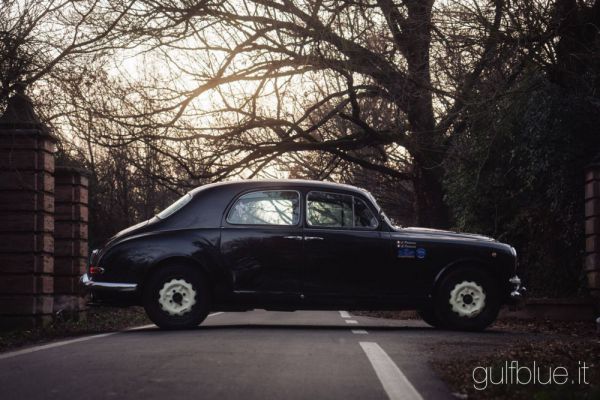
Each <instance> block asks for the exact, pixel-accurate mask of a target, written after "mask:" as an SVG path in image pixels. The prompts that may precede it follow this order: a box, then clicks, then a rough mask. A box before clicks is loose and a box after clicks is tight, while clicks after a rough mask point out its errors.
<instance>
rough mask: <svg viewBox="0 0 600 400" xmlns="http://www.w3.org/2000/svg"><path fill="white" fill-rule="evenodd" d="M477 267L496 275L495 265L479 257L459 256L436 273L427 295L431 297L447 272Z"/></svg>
mask: <svg viewBox="0 0 600 400" xmlns="http://www.w3.org/2000/svg"><path fill="white" fill-rule="evenodd" d="M469 268H471V269H477V270H479V271H482V272H485V273H489V274H491V275H492V277H494V278H497V277H498V271H497V268H495V266H494V265H493V264H491V263H489V262H487V261H484V260H482V259H481V258H476V257H469V258H461V259H458V260H454V261H452V262H450V263H448V264H446V265H445V266H444V267H442V268H441V269H440V270H439V271H438V273H437V274H436V276H435V278H434V280H433V283H432V285H431V287H430V289H429V297H430V298H433V296H434V294H435V293H436V291H437V288H438V287H439V285H440V282H441V281H442V280H443V279H444V278H445V277H446V276H448V275H449V274H451V273H452V272H454V271H457V270H459V269H469Z"/></svg>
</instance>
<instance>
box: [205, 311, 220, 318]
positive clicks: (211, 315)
mask: <svg viewBox="0 0 600 400" xmlns="http://www.w3.org/2000/svg"><path fill="white" fill-rule="evenodd" d="M221 314H224V311H219V312H214V313H212V314H208V316H209V317H216V316H217V315H221Z"/></svg>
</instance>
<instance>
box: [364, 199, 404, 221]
mask: <svg viewBox="0 0 600 400" xmlns="http://www.w3.org/2000/svg"><path fill="white" fill-rule="evenodd" d="M365 192H366V193H367V197H369V200H371V202H372V203H373V205H375V208H376V209H377V212H378V213H379V215H380V216H381V217H382V218H383V220H384V221H385V222H386V223H387V224H388V225H389V226H392V227H394V226H396V225H395V224H394V223H393V222H392V220H391V219H390V218H389V217H388V216H387V215H386V214H385V212H384V211H383V208H381V206H380V205H379V204H378V203H377V200H375V197H374V196H373V195H372V194H371V192H369V191H366V190H365ZM398 227H399V228H400V227H401V226H398Z"/></svg>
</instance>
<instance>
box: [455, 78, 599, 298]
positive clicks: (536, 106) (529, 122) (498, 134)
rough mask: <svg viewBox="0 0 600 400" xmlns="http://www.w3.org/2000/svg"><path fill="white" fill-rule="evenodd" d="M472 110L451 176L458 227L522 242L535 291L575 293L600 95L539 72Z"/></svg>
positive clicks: (520, 250) (518, 245) (530, 284)
mask: <svg viewBox="0 0 600 400" xmlns="http://www.w3.org/2000/svg"><path fill="white" fill-rule="evenodd" d="M467 118H468V125H469V128H468V132H467V133H466V134H465V135H463V136H462V137H461V140H460V141H457V142H456V143H455V144H454V151H453V155H452V157H451V158H450V160H449V161H448V168H447V170H448V171H449V172H448V173H447V175H446V181H445V182H446V188H447V196H446V199H447V201H448V203H449V204H450V206H451V208H452V210H453V213H454V217H455V221H454V224H455V226H456V227H457V228H458V229H459V230H466V231H478V232H481V233H485V234H489V235H492V236H495V237H496V238H498V239H501V240H503V241H506V242H508V243H512V244H514V245H515V247H516V248H517V252H518V253H519V260H520V263H521V267H520V269H521V271H522V273H523V274H524V275H525V277H526V278H528V279H527V280H526V282H527V286H528V287H529V288H530V289H531V290H532V292H533V293H534V294H536V295H549V296H557V295H568V294H574V293H575V292H576V291H577V289H578V288H580V287H582V286H583V285H581V282H580V280H581V279H582V278H583V275H582V266H583V244H584V226H583V224H584V221H583V220H584V209H583V208H584V201H583V183H584V168H585V166H586V164H588V163H589V162H590V161H591V160H592V159H593V157H595V156H596V155H597V154H596V151H597V149H598V148H599V147H598V144H599V137H598V135H597V127H598V126H599V125H600V103H599V102H598V101H597V100H593V98H592V97H590V96H583V95H581V94H580V93H577V92H574V91H569V90H565V89H564V88H561V87H560V86H558V85H555V84H553V83H551V82H549V81H548V80H546V79H545V78H544V77H543V76H540V75H539V74H533V75H532V76H529V77H528V78H527V79H525V80H524V81H523V82H521V83H520V84H519V85H518V86H517V87H516V88H515V90H514V92H513V93H512V94H511V95H509V96H506V97H505V98H503V99H502V100H501V101H499V102H495V103H493V104H490V105H484V106H481V107H477V108H476V109H474V110H471V111H470V113H469V115H468V117H467Z"/></svg>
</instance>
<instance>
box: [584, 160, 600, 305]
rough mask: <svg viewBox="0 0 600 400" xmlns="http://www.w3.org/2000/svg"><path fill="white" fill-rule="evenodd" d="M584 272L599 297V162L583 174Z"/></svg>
mask: <svg viewBox="0 0 600 400" xmlns="http://www.w3.org/2000/svg"><path fill="white" fill-rule="evenodd" d="M585 251H586V256H585V272H586V274H587V280H588V288H589V290H590V294H591V295H592V296H593V297H596V298H600V164H592V165H590V166H589V167H588V168H587V171H586V174H585Z"/></svg>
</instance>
